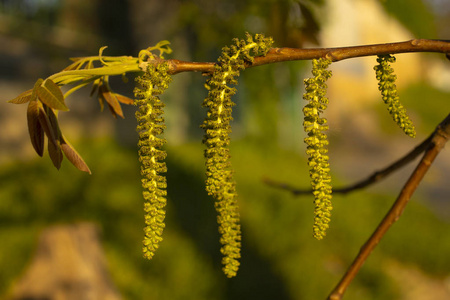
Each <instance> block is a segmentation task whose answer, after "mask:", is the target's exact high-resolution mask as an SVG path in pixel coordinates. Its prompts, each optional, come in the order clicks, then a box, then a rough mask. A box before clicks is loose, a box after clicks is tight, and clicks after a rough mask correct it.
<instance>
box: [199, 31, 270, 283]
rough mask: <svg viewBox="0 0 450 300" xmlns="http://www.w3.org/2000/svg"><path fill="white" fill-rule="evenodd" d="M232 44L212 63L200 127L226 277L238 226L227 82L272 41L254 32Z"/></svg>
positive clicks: (232, 266)
mask: <svg viewBox="0 0 450 300" xmlns="http://www.w3.org/2000/svg"><path fill="white" fill-rule="evenodd" d="M233 42H234V44H233V45H231V46H229V47H224V48H223V49H222V55H221V57H220V58H219V59H218V62H217V64H216V65H215V69H214V73H213V74H212V76H211V78H210V79H209V80H208V81H207V82H206V85H205V87H206V89H208V90H209V93H208V96H207V97H206V99H205V100H204V102H203V106H205V107H207V108H208V112H207V117H206V119H205V121H204V122H203V125H202V126H201V127H202V128H203V129H205V137H204V139H203V143H204V144H205V145H206V150H205V158H206V177H207V179H206V191H207V192H208V194H209V195H212V196H213V197H214V198H215V199H216V202H215V208H216V211H217V212H218V217H217V222H218V224H219V233H220V234H221V239H220V242H221V244H222V245H223V246H222V248H221V252H222V254H223V255H224V257H223V260H222V263H223V264H224V268H223V270H224V273H225V274H226V275H227V276H228V277H233V276H236V272H237V270H238V268H239V261H238V259H239V258H240V256H241V255H240V247H241V242H240V241H241V228H240V225H239V223H240V221H239V219H240V217H239V208H238V204H237V192H236V183H235V181H234V179H233V169H232V166H231V162H230V157H231V156H230V151H229V148H228V147H229V144H230V137H229V134H230V133H231V126H230V122H231V120H232V119H233V118H232V116H231V112H232V107H233V106H234V105H235V104H234V103H233V101H232V100H231V96H233V95H234V94H235V93H236V89H235V88H232V87H230V86H229V85H231V84H234V85H236V84H237V80H236V77H238V76H239V72H240V71H241V70H243V69H244V68H245V67H246V66H247V65H251V63H252V62H253V57H254V56H257V55H265V54H266V53H267V52H268V51H269V49H270V47H271V45H272V43H273V41H272V39H271V38H265V37H264V36H263V35H259V34H257V35H256V36H255V38H253V37H252V36H251V35H249V34H247V36H246V40H239V39H234V40H233Z"/></svg>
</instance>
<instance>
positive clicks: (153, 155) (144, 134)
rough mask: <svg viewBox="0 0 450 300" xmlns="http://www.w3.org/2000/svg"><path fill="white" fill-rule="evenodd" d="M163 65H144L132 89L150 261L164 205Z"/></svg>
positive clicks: (159, 235)
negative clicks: (144, 70) (135, 109)
mask: <svg viewBox="0 0 450 300" xmlns="http://www.w3.org/2000/svg"><path fill="white" fill-rule="evenodd" d="M167 71H168V65H167V64H166V63H162V64H158V65H154V64H148V66H147V70H146V72H144V74H143V75H142V76H139V77H137V78H136V82H137V87H136V88H135V90H134V94H135V98H136V100H135V105H137V106H138V110H137V111H136V119H137V123H138V124H137V131H138V133H139V143H138V146H139V161H140V162H141V174H142V187H143V188H144V191H143V196H144V200H145V202H144V210H145V227H144V233H145V236H144V241H143V244H144V247H143V252H144V257H145V258H147V259H151V258H152V257H153V255H154V253H155V251H156V250H157V249H158V247H159V243H160V242H161V240H162V232H163V230H164V227H165V223H164V218H165V214H166V212H165V206H166V195H167V192H166V187H167V183H166V177H165V176H164V175H161V174H163V173H166V172H167V167H166V163H165V162H164V159H165V158H166V152H165V151H164V150H162V146H163V145H164V144H165V143H166V140H165V139H164V138H163V137H161V135H162V134H163V133H164V129H165V125H164V117H163V113H164V110H163V109H164V103H163V102H162V101H161V99H160V98H159V95H161V94H162V93H163V92H164V90H165V89H167V87H168V84H169V83H170V81H171V77H170V76H169V75H168V73H167Z"/></svg>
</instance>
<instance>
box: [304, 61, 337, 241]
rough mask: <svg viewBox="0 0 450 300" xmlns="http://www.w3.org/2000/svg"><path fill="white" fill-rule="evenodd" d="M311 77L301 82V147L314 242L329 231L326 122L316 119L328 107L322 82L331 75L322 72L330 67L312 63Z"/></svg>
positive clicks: (316, 62) (328, 72) (329, 62)
mask: <svg viewBox="0 0 450 300" xmlns="http://www.w3.org/2000/svg"><path fill="white" fill-rule="evenodd" d="M312 62H313V68H312V74H313V75H314V77H312V78H308V79H305V81H304V82H305V87H306V92H305V93H304V94H303V99H305V100H306V101H308V104H306V105H305V107H304V108H303V113H304V121H303V127H304V130H305V132H306V133H307V137H306V138H305V143H306V145H307V148H306V154H307V155H308V166H309V174H310V177H311V186H312V189H313V194H314V204H315V209H314V215H315V217H314V226H313V235H314V237H315V238H317V239H318V240H320V239H322V238H323V237H324V236H325V231H326V229H327V228H328V227H329V225H328V223H329V222H330V216H331V210H332V205H331V192H332V188H331V176H330V165H329V163H328V159H329V157H328V155H327V153H328V148H327V146H328V139H327V135H326V134H325V133H324V131H326V130H328V125H327V120H326V119H325V118H322V117H320V114H322V113H323V112H324V111H325V109H326V108H327V105H328V98H327V97H326V96H325V95H326V89H327V85H326V84H325V81H326V80H327V79H328V78H330V77H331V71H327V70H326V68H327V67H328V66H329V65H330V64H331V61H330V60H327V59H323V58H321V59H319V60H316V59H314V60H313V61H312Z"/></svg>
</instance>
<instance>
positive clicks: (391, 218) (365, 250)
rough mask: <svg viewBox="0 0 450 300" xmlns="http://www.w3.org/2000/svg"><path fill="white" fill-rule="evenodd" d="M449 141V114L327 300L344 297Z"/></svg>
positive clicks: (337, 299)
mask: <svg viewBox="0 0 450 300" xmlns="http://www.w3.org/2000/svg"><path fill="white" fill-rule="evenodd" d="M449 139H450V114H449V115H448V116H447V117H446V118H445V119H444V121H442V122H441V123H440V124H439V125H438V126H437V128H436V130H435V132H434V135H433V137H432V140H431V143H430V147H429V148H428V149H427V150H426V151H425V154H424V156H423V157H422V159H421V161H420V162H419V164H418V165H417V167H416V169H415V170H414V172H413V173H412V174H411V177H410V178H409V179H408V181H407V182H406V184H405V186H404V187H403V189H402V191H401V192H400V195H399V196H398V198H397V200H396V201H395V203H394V204H393V206H392V207H391V209H390V210H389V212H388V213H387V214H386V216H385V217H384V218H383V220H382V221H381V223H380V224H379V225H378V227H377V229H376V230H375V231H374V233H373V234H372V236H371V237H370V238H369V239H368V240H367V242H366V243H365V244H364V245H363V247H362V248H361V249H360V251H359V254H358V256H357V257H356V258H355V260H354V261H353V263H352V264H351V265H350V267H349V268H348V270H347V272H346V273H345V275H344V276H343V277H342V279H341V281H340V282H339V283H338V284H337V286H336V287H335V288H334V290H333V291H332V292H331V294H330V295H329V297H328V299H329V300H340V299H342V296H343V295H344V293H345V291H346V289H347V288H348V286H349V285H350V283H351V282H352V280H353V278H355V276H356V274H357V273H358V271H359V269H360V268H361V267H362V265H363V264H364V262H365V261H366V259H367V258H368V257H369V255H370V253H371V252H372V250H373V249H374V248H375V247H376V246H377V245H378V243H379V242H380V240H381V239H382V238H383V236H384V235H385V233H386V232H387V231H388V230H389V228H390V227H391V226H392V225H393V224H394V223H395V222H396V221H397V220H398V219H399V218H400V216H401V215H402V213H403V211H404V209H405V207H406V204H408V201H409V199H410V198H411V196H412V195H413V193H414V191H415V190H416V188H417V186H418V185H419V183H420V182H421V181H422V179H423V177H424V176H425V173H426V172H427V171H428V169H429V168H430V166H431V164H432V163H433V161H434V159H435V158H436V156H437V155H438V154H439V152H440V151H441V150H442V148H444V145H445V143H446V142H447V141H448V140H449Z"/></svg>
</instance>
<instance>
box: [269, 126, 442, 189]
mask: <svg viewBox="0 0 450 300" xmlns="http://www.w3.org/2000/svg"><path fill="white" fill-rule="evenodd" d="M433 135H434V132H433V133H432V134H431V135H430V136H429V137H428V138H427V139H425V140H424V141H423V142H422V143H420V144H419V145H417V146H416V147H415V148H414V149H413V150H411V151H410V152H409V153H408V154H406V155H405V156H403V157H402V158H400V159H399V160H397V161H396V162H394V163H393V164H391V165H389V166H387V167H386V168H384V169H382V170H380V171H376V172H374V173H373V174H372V175H370V176H369V177H367V178H366V179H364V180H361V181H358V182H356V183H353V184H351V185H348V186H344V187H340V188H334V189H333V193H335V194H336V193H338V194H346V193H349V192H353V191H355V190H359V189H363V188H365V187H367V186H369V185H371V184H374V183H376V182H379V181H381V180H383V179H385V178H386V177H387V176H389V175H390V174H392V173H393V172H394V171H396V170H398V169H400V168H402V167H403V166H405V165H406V164H408V163H410V162H411V161H413V160H414V159H415V158H416V157H417V156H419V155H420V154H421V153H422V152H424V151H425V149H427V148H428V146H429V144H430V143H431V140H432V138H433ZM263 182H264V183H266V184H267V185H270V186H273V187H275V188H279V189H283V190H286V191H288V192H291V193H292V194H293V195H295V196H298V195H306V194H311V192H312V190H311V189H299V188H295V187H293V186H291V185H289V184H286V183H283V182H277V181H275V180H272V179H270V178H263Z"/></svg>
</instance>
